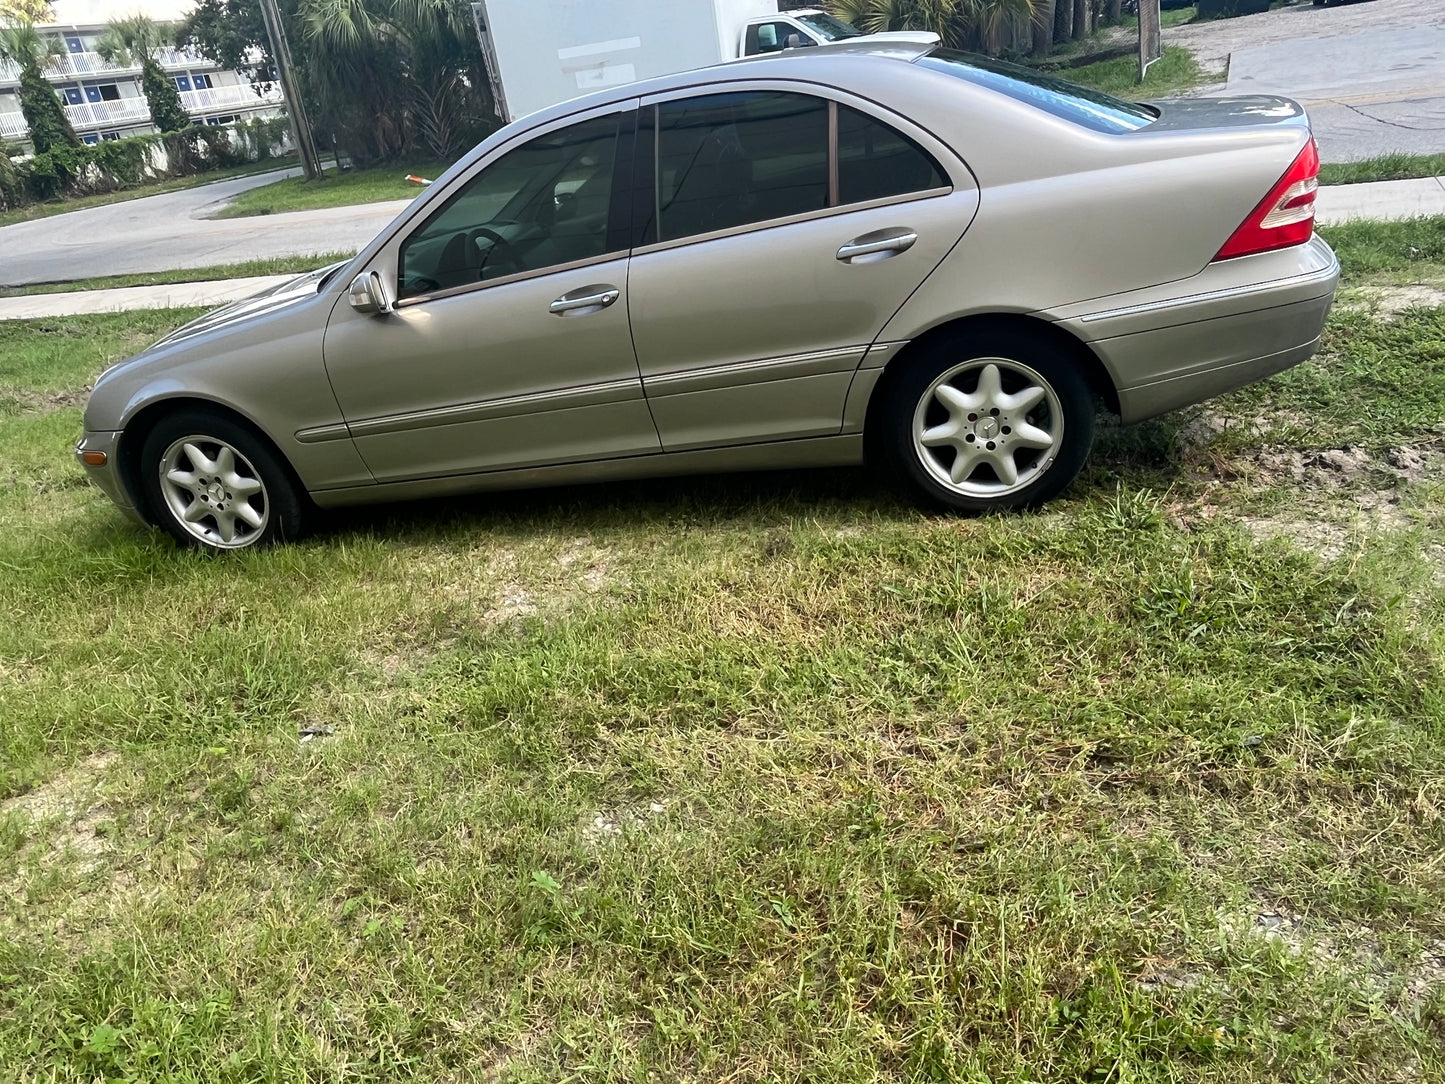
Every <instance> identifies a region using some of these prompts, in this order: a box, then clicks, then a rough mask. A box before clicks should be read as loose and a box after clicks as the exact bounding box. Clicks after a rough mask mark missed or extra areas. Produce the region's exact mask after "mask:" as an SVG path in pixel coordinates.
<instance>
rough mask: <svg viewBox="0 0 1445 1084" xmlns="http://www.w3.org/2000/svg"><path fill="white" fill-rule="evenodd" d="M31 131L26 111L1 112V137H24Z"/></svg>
mask: <svg viewBox="0 0 1445 1084" xmlns="http://www.w3.org/2000/svg"><path fill="white" fill-rule="evenodd" d="M29 131H30V127H29V125H27V124H26V123H25V114H24V113H0V139H24V138H25V136H26V134H27V133H28V132H29Z"/></svg>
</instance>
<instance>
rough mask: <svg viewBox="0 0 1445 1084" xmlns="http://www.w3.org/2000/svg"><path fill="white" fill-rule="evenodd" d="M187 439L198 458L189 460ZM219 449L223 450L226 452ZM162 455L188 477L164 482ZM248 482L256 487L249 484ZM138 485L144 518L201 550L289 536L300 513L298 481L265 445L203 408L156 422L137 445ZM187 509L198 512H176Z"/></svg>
mask: <svg viewBox="0 0 1445 1084" xmlns="http://www.w3.org/2000/svg"><path fill="white" fill-rule="evenodd" d="M187 446H189V447H190V448H193V449H195V451H196V452H198V453H200V456H201V457H202V458H201V459H199V460H194V459H193V456H192V454H191V452H190V451H188V450H187ZM222 448H228V449H229V450H230V456H229V459H227V458H226V457H225V455H224V453H222V452H221V451H220V449H222ZM168 462H169V463H170V464H171V467H170V469H171V470H172V471H175V472H177V473H179V474H180V475H182V476H184V475H190V476H192V477H194V479H195V481H194V482H193V483H188V484H185V485H182V484H179V483H177V482H174V481H168V480H167V479H166V475H167V464H168ZM228 462H229V464H230V470H229V471H226V469H225V467H226V464H227V463H228ZM207 464H209V466H207ZM254 483H259V489H258V490H256V491H251V486H252V485H253V484H254ZM140 487H141V493H142V495H143V496H144V499H145V501H146V504H147V505H148V510H149V512H150V519H151V522H153V523H158V524H159V525H160V526H161V527H162V528H164V529H165V530H166V532H167V533H168V534H170V536H171V537H172V538H174V539H175V540H176V541H177V542H178V543H180V544H181V545H182V546H189V547H193V548H195V549H199V550H202V551H205V552H208V553H228V552H234V551H237V550H246V549H256V548H258V547H261V546H268V545H271V544H272V543H274V542H284V541H290V540H292V539H295V538H298V537H300V535H301V529H302V526H303V521H304V519H305V512H306V502H305V499H304V497H303V496H302V494H301V491H300V487H299V486H298V485H297V483H296V481H295V478H294V476H293V475H292V473H291V471H290V469H289V468H288V466H287V465H286V464H285V463H284V462H283V461H282V460H281V458H280V457H279V456H278V455H277V454H276V452H275V451H274V450H273V449H272V448H271V446H270V444H268V443H267V442H266V441H265V440H264V439H263V438H261V437H259V436H257V435H256V433H254V432H253V431H252V430H251V429H250V428H248V427H247V426H244V425H241V424H239V423H238V422H235V421H233V420H232V419H230V418H227V417H225V416H224V415H221V414H217V413H214V412H211V411H206V410H184V411H179V412H177V413H175V414H171V415H168V416H167V417H165V418H162V419H161V420H160V422H159V423H157V424H156V426H155V428H154V429H152V430H151V431H150V433H149V435H147V437H146V439H145V443H144V444H143V445H142V446H141V462H140ZM242 506H244V507H242ZM190 509H196V510H198V511H199V512H200V515H199V516H198V517H196V518H195V519H194V520H191V519H188V518H187V517H186V516H185V515H184V514H183V511H188V510H190ZM228 523H229V535H230V537H229V538H227V537H226V535H227V533H228V528H227V524H228Z"/></svg>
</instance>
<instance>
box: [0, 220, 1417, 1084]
mask: <svg viewBox="0 0 1445 1084" xmlns="http://www.w3.org/2000/svg"><path fill="white" fill-rule="evenodd" d="M1441 236H1445V227H1442V225H1441V224H1440V223H1439V222H1434V223H1430V222H1424V223H1411V224H1402V225H1401V226H1400V227H1399V228H1398V231H1396V228H1395V227H1391V228H1390V231H1389V236H1387V237H1383V238H1372V237H1370V236H1366V235H1365V234H1364V233H1363V232H1361V230H1357V228H1356V227H1350V228H1349V231H1343V232H1341V231H1334V232H1332V233H1331V240H1332V241H1334V242H1335V243H1336V244H1337V245H1338V246H1339V249H1340V252H1341V255H1342V257H1343V259H1344V260H1345V263H1346V267H1347V270H1348V272H1349V275H1350V282H1351V289H1352V290H1357V289H1364V288H1365V287H1366V286H1368V285H1370V284H1371V283H1379V284H1382V286H1389V285H1391V284H1393V283H1395V282H1397V281H1399V280H1400V276H1404V275H1409V276H1411V277H1412V278H1413V279H1417V280H1418V279H1425V278H1433V277H1445V254H1442V252H1441V250H1440V248H1439V239H1440V237H1441ZM1412 253H1413V255H1412ZM190 315H192V314H190V313H186V312H171V313H130V314H118V315H114V316H104V317H87V318H74V319H65V320H45V321H33V322H28V323H20V322H11V323H6V324H0V613H4V614H5V615H6V620H5V621H4V622H3V623H0V720H3V724H0V883H3V885H4V892H3V893H0V1079H7V1080H42V1079H43V1080H69V1081H91V1080H98V1079H106V1080H121V1079H131V1080H169V1081H207V1082H211V1081H236V1082H240V1081H261V1080H266V1081H272V1080H274V1081H282V1080H287V1081H301V1080H331V1079H338V1080H339V1079H347V1080H357V1081H390V1080H398V1079H416V1080H426V1081H441V1080H451V1081H476V1082H483V1081H485V1082H489V1084H490V1082H497V1081H525V1082H531V1081H538V1082H541V1081H558V1080H568V1081H630V1080H637V1079H641V1078H644V1077H648V1078H654V1079H659V1080H673V1079H676V1080H684V1081H724V1080H747V1081H803V1080H829V1081H857V1082H863V1081H876V1080H888V1081H920V1080H938V1081H943V1080H958V1081H974V1080H976V1081H1013V1082H1019V1084H1022V1082H1024V1081H1039V1082H1045V1081H1047V1082H1057V1084H1074V1082H1078V1081H1087V1080H1092V1081H1097V1082H1100V1084H1102V1082H1105V1081H1109V1082H1122V1081H1132V1082H1165V1081H1169V1082H1196V1081H1198V1082H1203V1081H1220V1082H1225V1081H1227V1082H1230V1084H1237V1082H1265V1081H1268V1082H1283V1081H1299V1080H1311V1081H1328V1080H1341V1081H1345V1080H1362V1081H1363V1080H1370V1081H1375V1080H1422V1081H1424V1080H1440V1079H1445V1054H1442V1049H1445V1043H1442V1039H1445V864H1442V862H1441V860H1440V855H1441V854H1442V852H1445V816H1442V812H1441V806H1442V794H1445V549H1442V546H1441V538H1442V529H1445V485H1442V483H1441V477H1442V474H1441V464H1442V462H1445V455H1442V446H1441V441H1442V435H1445V434H1442V430H1441V429H1440V418H1441V404H1442V401H1445V310H1442V309H1439V308H1415V309H1406V310H1404V311H1400V312H1394V313H1391V314H1390V315H1389V318H1388V319H1382V318H1380V315H1381V314H1377V313H1374V312H1371V311H1366V310H1364V309H1362V308H1360V307H1358V306H1356V305H1355V304H1354V303H1353V302H1350V303H1348V304H1346V305H1344V306H1342V308H1341V311H1340V312H1339V313H1338V314H1337V315H1336V316H1335V317H1333V318H1332V321H1331V324H1330V328H1329V332H1328V339H1327V343H1326V347H1325V351H1324V353H1323V354H1322V355H1321V356H1320V357H1319V358H1318V359H1317V360H1315V361H1312V362H1310V363H1308V364H1307V365H1305V366H1301V367H1300V368H1297V369H1295V370H1292V371H1290V372H1289V373H1287V374H1284V375H1283V376H1281V377H1279V378H1276V379H1275V380H1272V381H1270V382H1268V383H1266V384H1263V385H1258V386H1256V387H1254V388H1250V389H1246V390H1245V391H1243V392H1240V393H1236V394H1234V395H1231V396H1228V397H1225V398H1223V399H1221V400H1218V401H1216V402H1214V403H1212V404H1210V405H1209V406H1208V407H1207V409H1203V410H1197V411H1191V412H1188V413H1186V414H1184V415H1175V416H1171V417H1168V418H1165V419H1162V420H1160V421H1157V422H1153V423H1148V424H1146V425H1144V426H1140V427H1135V428H1133V429H1131V430H1126V431H1119V430H1116V429H1115V430H1111V429H1106V430H1105V431H1104V433H1103V436H1102V438H1101V441H1100V446H1099V448H1098V450H1097V452H1096V456H1095V458H1094V460H1093V462H1092V464H1091V466H1090V467H1089V468H1088V469H1087V471H1086V473H1085V475H1084V476H1083V477H1082V478H1081V479H1080V481H1079V483H1078V484H1077V485H1076V486H1075V487H1074V489H1073V490H1072V491H1071V492H1070V493H1069V494H1068V495H1067V496H1066V498H1065V499H1063V500H1061V501H1059V502H1058V503H1056V504H1054V505H1052V506H1051V507H1050V508H1048V509H1047V510H1045V511H1043V512H1041V513H1038V514H1033V515H1010V516H992V517H986V518H981V519H959V518H951V517H945V516H937V515H931V514H923V513H920V512H918V511H916V510H914V509H913V508H911V507H909V506H907V505H905V504H902V503H900V502H899V501H897V500H896V499H894V498H893V497H892V496H890V495H889V494H888V493H887V492H885V491H881V490H879V489H878V488H876V487H875V486H874V485H873V484H872V483H870V482H868V481H866V480H865V478H864V476H863V475H862V474H861V472H853V471H834V472H811V473H797V474H786V475H759V476H751V477H744V478H719V479H687V480H678V481H669V482H655V483H645V484H644V483H638V484H629V485H615V486H603V487H592V488H577V489H569V490H554V491H544V492H535V493H519V494H509V495H488V496H481V497H477V498H474V499H458V500H452V501H447V502H434V503H427V504H419V505H413V506H405V507H395V508H389V509H378V510H368V511H356V512H351V513H348V514H347V515H344V516H339V515H338V516H332V517H329V518H328V519H327V520H326V521H325V522H324V523H323V524H322V526H321V528H320V530H319V531H318V532H317V533H316V534H315V535H314V536H313V537H311V538H310V539H308V540H306V541H303V542H301V543H299V544H296V545H292V546H289V547H286V548H282V549H275V550H271V551H266V552H260V553H252V554H245V555H241V556H240V557H238V558H237V559H227V560H208V559H203V558H199V557H196V556H193V555H190V554H187V553H182V552H179V551H177V550H176V549H175V548H173V547H172V546H171V545H170V543H169V542H167V541H166V540H165V539H163V538H162V537H160V536H158V535H156V534H154V533H150V532H147V531H143V530H141V529H138V528H136V527H133V526H131V525H130V524H129V523H127V522H126V521H125V520H123V519H122V518H121V517H120V515H119V514H118V513H117V512H115V511H114V510H113V509H112V508H111V507H110V506H109V505H108V504H107V503H106V501H105V500H104V498H103V497H102V496H101V495H100V494H99V493H98V492H97V491H96V490H95V489H94V488H92V487H90V486H88V485H87V484H86V483H85V481H84V479H83V477H82V475H81V472H80V469H79V468H78V467H77V466H76V465H75V464H74V462H73V460H72V458H71V455H70V446H71V444H72V442H73V440H74V437H75V435H76V433H77V432H78V429H79V424H80V417H79V406H78V399H79V397H80V393H81V391H82V389H83V388H84V386H85V385H86V384H87V383H89V381H91V380H92V379H93V377H94V375H95V373H96V372H97V371H98V370H99V369H100V368H102V367H103V366H104V365H106V364H108V363H110V362H111V361H114V360H115V359H117V358H119V357H121V356H123V355H125V354H126V353H128V352H131V351H133V350H135V349H136V348H137V347H138V346H139V345H140V344H141V343H143V342H144V341H146V340H148V339H150V338H153V337H154V336H156V335H158V334H160V333H161V332H162V331H163V330H164V329H165V328H166V327H167V326H169V325H171V324H174V323H177V322H179V321H181V320H184V319H187V318H188V317H189V316H190ZM1340 456H1344V457H1345V458H1346V459H1347V460H1348V462H1349V463H1351V464H1353V465H1354V466H1353V467H1352V468H1351V471H1350V472H1345V471H1342V470H1337V469H1336V468H1335V466H1333V465H1332V464H1335V463H1336V461H1337V460H1338V459H1339V457H1340ZM1412 457H1413V458H1412ZM1417 460H1418V461H1419V462H1420V463H1423V464H1424V465H1425V466H1424V467H1423V468H1420V469H1415V468H1414V467H1409V468H1408V469H1406V468H1402V467H1398V466H1396V464H1406V465H1409V464H1413V463H1415V462H1416V461H1417Z"/></svg>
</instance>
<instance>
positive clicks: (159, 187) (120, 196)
mask: <svg viewBox="0 0 1445 1084" xmlns="http://www.w3.org/2000/svg"><path fill="white" fill-rule="evenodd" d="M295 164H296V161H295V159H294V158H273V159H270V160H269V161H265V162H251V163H249V164H247V165H244V166H236V167H235V168H233V169H218V170H216V171H215V172H213V173H199V174H197V175H196V176H194V177H172V178H170V179H169V180H165V181H159V182H157V183H155V184H147V185H141V186H140V187H137V188H126V189H123V190H122V191H119V192H103V193H101V194H99V195H95V196H81V197H80V198H79V199H68V200H56V201H55V202H53V203H32V204H30V205H28V206H25V207H17V208H15V209H13V210H10V211H0V226H11V225H14V224H15V223H16V222H29V221H31V220H32V219H36V218H50V217H51V216H53V215H63V214H68V213H69V212H71V211H83V210H85V209H86V208H87V207H101V206H104V205H106V204H110V203H124V202H125V201H126V200H133V199H140V198H141V197H143V196H158V195H161V194H162V193H164V192H178V191H180V190H181V189H183V188H199V187H201V186H202V185H207V184H214V183H215V182H217V181H226V180H230V179H232V178H234V177H249V176H250V175H251V174H253V173H269V172H271V171H273V170H278V169H287V168H289V167H290V166H293V165H295Z"/></svg>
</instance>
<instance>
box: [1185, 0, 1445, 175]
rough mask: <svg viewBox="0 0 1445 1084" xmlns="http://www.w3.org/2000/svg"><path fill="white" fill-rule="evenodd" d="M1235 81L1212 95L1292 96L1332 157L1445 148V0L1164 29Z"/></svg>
mask: <svg viewBox="0 0 1445 1084" xmlns="http://www.w3.org/2000/svg"><path fill="white" fill-rule="evenodd" d="M1165 40H1166V41H1167V42H1168V43H1169V44H1172V45H1183V46H1185V47H1186V48H1188V49H1189V50H1190V51H1191V52H1193V53H1194V55H1195V57H1196V59H1198V60H1199V62H1200V63H1201V64H1202V65H1203V66H1204V67H1205V68H1206V69H1211V70H1215V71H1221V70H1224V69H1225V68H1226V67H1227V68H1228V73H1229V74H1228V82H1227V83H1224V84H1217V85H1216V86H1214V87H1211V88H1208V89H1207V90H1206V91H1204V93H1228V94H1284V95H1287V96H1289V97H1291V98H1295V99H1297V100H1299V101H1301V102H1303V103H1304V104H1305V106H1306V107H1307V108H1308V109H1309V112H1310V119H1311V121H1312V122H1313V124H1314V129H1315V136H1316V138H1317V139H1318V140H1319V144H1320V152H1321V154H1322V156H1323V157H1324V159H1325V161H1327V162H1349V161H1356V160H1358V159H1361V158H1370V157H1374V156H1375V155H1380V154H1389V153H1392V152H1396V151H1403V152H1406V153H1409V154H1434V153H1439V152H1445V3H1441V0H1373V2H1370V3H1356V4H1347V5H1342V6H1338V7H1328V8H1317V7H1314V6H1312V5H1311V4H1308V3H1296V4H1293V5H1291V6H1289V7H1285V8H1278V9H1276V10H1274V11H1270V12H1267V13H1265V14H1261V15H1248V16H1244V17H1242V18H1238V19H1220V20H1217V21H1214V22H1207V23H1192V24H1189V25H1187V26H1182V27H1179V28H1177V29H1174V30H1170V31H1166V32H1165Z"/></svg>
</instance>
